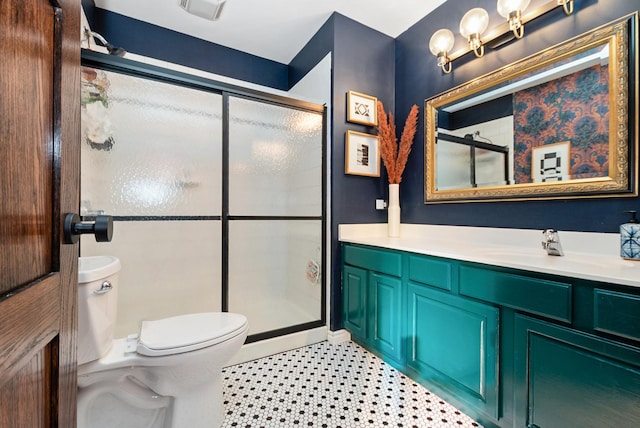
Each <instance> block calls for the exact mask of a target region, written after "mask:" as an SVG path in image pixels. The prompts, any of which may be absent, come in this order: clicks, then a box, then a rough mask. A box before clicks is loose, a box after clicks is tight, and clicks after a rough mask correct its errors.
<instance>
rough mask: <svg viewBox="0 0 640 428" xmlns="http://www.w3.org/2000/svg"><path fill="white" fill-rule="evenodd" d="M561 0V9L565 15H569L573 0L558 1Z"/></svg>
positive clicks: (571, 10) (571, 11)
mask: <svg viewBox="0 0 640 428" xmlns="http://www.w3.org/2000/svg"><path fill="white" fill-rule="evenodd" d="M560 2H562V3H561V4H562V9H563V10H564V13H565V14H566V15H571V14H572V13H573V0H564V1H562V0H559V3H560Z"/></svg>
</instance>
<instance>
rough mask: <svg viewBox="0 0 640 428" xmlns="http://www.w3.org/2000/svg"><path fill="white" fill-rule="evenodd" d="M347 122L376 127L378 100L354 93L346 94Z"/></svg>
mask: <svg viewBox="0 0 640 428" xmlns="http://www.w3.org/2000/svg"><path fill="white" fill-rule="evenodd" d="M347 121H348V122H353V123H359V124H362V125H368V126H378V99H377V98H376V97H372V96H371V95H366V94H361V93H359V92H355V91H349V92H348V93H347Z"/></svg>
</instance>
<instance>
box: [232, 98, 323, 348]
mask: <svg viewBox="0 0 640 428" xmlns="http://www.w3.org/2000/svg"><path fill="white" fill-rule="evenodd" d="M228 105H229V169H228V186H229V189H228V207H229V211H228V216H227V217H226V220H227V223H226V226H227V228H226V233H227V236H228V241H227V242H228V310H229V311H230V312H238V313H242V314H245V315H246V316H247V317H248V318H249V328H250V330H249V334H250V340H251V338H252V337H253V338H261V337H265V336H275V335H278V334H281V333H284V332H288V331H296V330H302V329H303V328H307V327H310V326H312V325H314V324H315V325H318V326H320V325H322V321H323V320H324V316H323V308H324V304H323V300H324V296H323V285H322V284H323V279H322V275H321V271H322V262H323V254H324V248H323V247H324V241H323V229H324V224H325V222H324V210H323V204H324V202H323V199H324V197H323V193H324V191H323V182H324V178H323V166H324V160H323V158H324V150H323V143H324V138H323V132H324V131H323V113H322V112H318V111H307V110H304V109H297V108H293V107H291V106H282V105H276V104H270V103H264V102H260V101H256V100H252V99H246V98H241V97H233V96H232V97H229V104H228ZM268 332H271V333H268ZM256 335H258V336H256Z"/></svg>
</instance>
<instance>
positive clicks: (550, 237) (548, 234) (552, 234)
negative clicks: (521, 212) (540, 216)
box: [542, 229, 558, 242]
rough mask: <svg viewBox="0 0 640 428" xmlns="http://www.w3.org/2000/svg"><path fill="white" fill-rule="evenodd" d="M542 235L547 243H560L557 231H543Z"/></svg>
mask: <svg viewBox="0 0 640 428" xmlns="http://www.w3.org/2000/svg"><path fill="white" fill-rule="evenodd" d="M542 235H543V236H544V239H545V241H546V242H557V241H558V231H557V230H555V229H545V230H543V231H542Z"/></svg>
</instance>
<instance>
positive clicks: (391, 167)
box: [378, 101, 418, 184]
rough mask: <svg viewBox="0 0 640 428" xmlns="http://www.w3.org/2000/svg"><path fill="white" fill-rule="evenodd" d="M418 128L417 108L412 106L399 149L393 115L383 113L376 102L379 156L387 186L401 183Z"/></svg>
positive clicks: (380, 103)
mask: <svg viewBox="0 0 640 428" xmlns="http://www.w3.org/2000/svg"><path fill="white" fill-rule="evenodd" d="M417 126H418V106H417V105H415V104H414V105H413V106H412V107H411V110H410V111H409V115H408V116H407V120H406V122H405V124H404V129H403V130H402V136H401V137H400V147H398V139H397V137H396V125H395V123H394V121H393V114H392V113H391V112H389V115H388V116H387V113H386V112H385V111H384V105H383V104H382V102H381V101H378V137H379V138H380V156H381V157H382V161H383V162H384V166H385V167H386V168H387V175H388V176H389V184H397V183H400V181H402V173H403V172H404V168H405V167H406V165H407V159H409V153H411V145H412V144H413V138H414V136H415V135H416V128H417Z"/></svg>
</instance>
